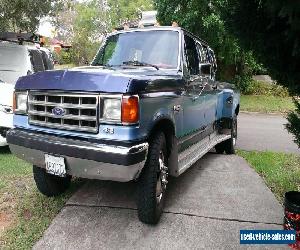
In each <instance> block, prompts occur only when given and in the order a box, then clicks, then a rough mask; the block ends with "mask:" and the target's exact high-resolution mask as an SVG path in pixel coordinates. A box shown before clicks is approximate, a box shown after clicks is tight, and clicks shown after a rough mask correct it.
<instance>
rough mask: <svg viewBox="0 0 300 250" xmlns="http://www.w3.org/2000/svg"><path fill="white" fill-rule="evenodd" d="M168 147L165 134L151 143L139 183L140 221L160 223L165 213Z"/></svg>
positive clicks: (138, 203)
mask: <svg viewBox="0 0 300 250" xmlns="http://www.w3.org/2000/svg"><path fill="white" fill-rule="evenodd" d="M167 179H168V167H167V147H166V138H165V135H164V133H162V132H158V133H157V134H155V135H154V137H153V139H152V141H151V142H150V147H149V153H148V158H147V161H146V164H145V167H144V169H143V172H142V174H141V176H140V179H139V182H138V192H137V193H138V195H137V196H138V197H137V207H138V216H139V219H140V221H142V222H144V223H146V224H156V223H158V221H159V219H160V216H161V214H162V211H163V207H164V202H165V196H166V189H167V184H168V180H167Z"/></svg>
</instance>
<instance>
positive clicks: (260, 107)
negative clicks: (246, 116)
mask: <svg viewBox="0 0 300 250" xmlns="http://www.w3.org/2000/svg"><path fill="white" fill-rule="evenodd" d="M293 109H294V104H293V101H292V98H291V97H285V98H283V97H276V96H254V95H242V96H241V110H242V111H249V112H261V113H287V112H289V111H291V110H293Z"/></svg>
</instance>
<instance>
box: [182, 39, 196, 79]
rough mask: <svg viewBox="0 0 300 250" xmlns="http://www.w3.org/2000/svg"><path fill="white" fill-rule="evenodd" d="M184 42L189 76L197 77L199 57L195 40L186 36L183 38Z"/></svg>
mask: <svg viewBox="0 0 300 250" xmlns="http://www.w3.org/2000/svg"><path fill="white" fill-rule="evenodd" d="M184 40H185V54H186V60H187V66H188V70H189V72H190V74H191V75H199V55H198V51H197V48H196V43H195V40H194V39H193V38H191V37H190V36H188V35H185V36H184Z"/></svg>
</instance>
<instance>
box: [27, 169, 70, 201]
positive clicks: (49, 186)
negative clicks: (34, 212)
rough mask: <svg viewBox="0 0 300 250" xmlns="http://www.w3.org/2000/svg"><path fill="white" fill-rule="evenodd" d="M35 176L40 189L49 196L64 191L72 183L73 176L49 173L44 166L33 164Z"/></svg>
mask: <svg viewBox="0 0 300 250" xmlns="http://www.w3.org/2000/svg"><path fill="white" fill-rule="evenodd" d="M33 177H34V180H35V183H36V186H37V188H38V190H39V191H40V192H41V193H42V194H44V195H46V196H48V197H51V196H57V195H60V194H62V193H64V192H65V191H66V190H67V189H68V187H69V186H70V183H71V176H66V177H59V176H55V175H52V174H48V173H47V172H46V170H45V169H44V168H39V167H37V166H33Z"/></svg>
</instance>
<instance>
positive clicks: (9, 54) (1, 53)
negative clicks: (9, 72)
mask: <svg viewBox="0 0 300 250" xmlns="http://www.w3.org/2000/svg"><path fill="white" fill-rule="evenodd" d="M24 64H25V62H24V50H23V49H21V48H18V47H12V48H10V47H6V46H3V47H2V46H1V47H0V67H1V68H2V69H17V68H19V67H21V66H23V65H24Z"/></svg>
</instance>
